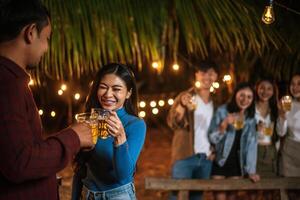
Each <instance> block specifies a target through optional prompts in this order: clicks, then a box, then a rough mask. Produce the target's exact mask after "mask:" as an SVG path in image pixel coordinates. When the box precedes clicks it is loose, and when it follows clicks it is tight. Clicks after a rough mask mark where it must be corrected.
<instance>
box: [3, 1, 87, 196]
mask: <svg viewBox="0 0 300 200" xmlns="http://www.w3.org/2000/svg"><path fill="white" fill-rule="evenodd" d="M0 27H1V31H0V200H4V199H5V200H8V199H9V200H15V199H18V200H23V199H24V200H33V199H43V200H48V199H49V200H53V199H57V198H58V195H57V194H58V193H57V181H56V173H57V172H58V171H60V170H62V169H63V168H64V167H65V166H66V165H67V163H68V162H69V161H71V160H72V159H73V157H74V156H75V154H76V153H78V151H79V150H80V148H90V147H92V146H93V143H92V137H91V129H90V128H89V127H88V126H87V125H86V124H74V125H72V126H71V127H70V128H67V129H65V130H62V131H60V132H59V133H57V134H55V135H54V136H52V137H49V138H47V139H46V140H43V139H42V125H41V121H40V117H39V114H38V112H37V108H36V105H35V102H34V99H33V96H32V93H31V91H30V89H29V87H28V83H29V75H28V74H27V72H26V69H27V68H28V67H30V68H32V67H34V66H36V65H37V64H38V63H39V61H40V59H41V57H42V55H43V54H44V53H45V52H46V51H47V49H48V40H49V38H50V35H51V24H50V17H49V14H48V12H47V10H46V8H45V7H44V6H43V5H42V4H41V3H40V2H39V1H38V0H26V1H20V0H1V1H0Z"/></svg>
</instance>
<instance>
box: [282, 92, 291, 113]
mask: <svg viewBox="0 0 300 200" xmlns="http://www.w3.org/2000/svg"><path fill="white" fill-rule="evenodd" d="M281 104H282V108H283V110H284V112H288V111H290V110H291V107H292V97H291V96H289V95H286V96H283V97H282V98H281Z"/></svg>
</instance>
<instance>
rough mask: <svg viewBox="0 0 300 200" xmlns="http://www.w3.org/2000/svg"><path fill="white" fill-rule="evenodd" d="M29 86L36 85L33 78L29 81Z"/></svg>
mask: <svg viewBox="0 0 300 200" xmlns="http://www.w3.org/2000/svg"><path fill="white" fill-rule="evenodd" d="M28 85H30V86H33V85H34V81H33V80H32V79H31V78H30V81H29V83H28Z"/></svg>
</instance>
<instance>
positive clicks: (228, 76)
mask: <svg viewBox="0 0 300 200" xmlns="http://www.w3.org/2000/svg"><path fill="white" fill-rule="evenodd" d="M223 81H224V82H226V83H230V82H231V76H230V75H229V74H226V75H224V77H223Z"/></svg>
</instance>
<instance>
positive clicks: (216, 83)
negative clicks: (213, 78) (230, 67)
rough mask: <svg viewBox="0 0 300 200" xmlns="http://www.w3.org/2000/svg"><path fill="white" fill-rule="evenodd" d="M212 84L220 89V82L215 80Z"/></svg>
mask: <svg viewBox="0 0 300 200" xmlns="http://www.w3.org/2000/svg"><path fill="white" fill-rule="evenodd" d="M212 86H213V87H214V88H216V89H218V88H219V87H220V84H219V83H218V82H213V84H212Z"/></svg>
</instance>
